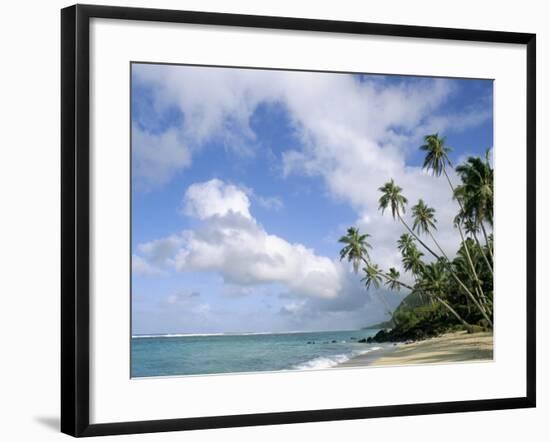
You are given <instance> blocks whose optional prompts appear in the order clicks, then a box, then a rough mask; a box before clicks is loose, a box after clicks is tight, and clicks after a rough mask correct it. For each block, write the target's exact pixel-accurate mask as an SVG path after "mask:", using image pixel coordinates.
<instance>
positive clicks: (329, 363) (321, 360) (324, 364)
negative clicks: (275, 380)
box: [292, 347, 382, 370]
mask: <svg viewBox="0 0 550 442" xmlns="http://www.w3.org/2000/svg"><path fill="white" fill-rule="evenodd" d="M381 348H382V347H371V348H369V349H367V350H358V351H354V352H352V353H349V354H339V355H335V356H319V357H318V358H314V359H311V360H309V361H306V362H303V363H301V364H297V365H295V366H294V367H292V368H293V369H295V370H321V369H324V368H332V367H336V366H337V365H339V364H343V363H344V362H346V361H349V360H350V359H351V358H354V357H355V356H360V355H364V354H367V353H370V352H371V351H375V350H380V349H381Z"/></svg>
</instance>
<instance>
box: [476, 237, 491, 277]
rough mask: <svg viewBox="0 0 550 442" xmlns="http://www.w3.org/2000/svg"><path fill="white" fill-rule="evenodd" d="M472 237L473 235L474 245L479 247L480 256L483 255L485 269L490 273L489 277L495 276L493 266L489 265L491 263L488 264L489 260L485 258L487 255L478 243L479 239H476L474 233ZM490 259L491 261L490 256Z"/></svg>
mask: <svg viewBox="0 0 550 442" xmlns="http://www.w3.org/2000/svg"><path fill="white" fill-rule="evenodd" d="M473 235H474V239H475V241H476V244H477V246H478V247H479V250H480V252H481V254H482V255H483V259H484V260H485V264H487V268H488V269H489V270H490V271H491V276H493V277H494V276H495V274H494V272H493V266H492V265H491V263H490V262H489V258H487V255H486V254H485V252H484V251H483V247H482V246H481V243H480V242H479V239H478V238H477V235H476V234H475V232H474V234H473ZM487 249H489V246H487ZM491 259H493V257H492V256H491Z"/></svg>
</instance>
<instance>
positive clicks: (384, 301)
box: [361, 256, 393, 317]
mask: <svg viewBox="0 0 550 442" xmlns="http://www.w3.org/2000/svg"><path fill="white" fill-rule="evenodd" d="M361 259H362V260H363V262H364V263H365V264H366V265H369V261H368V260H367V259H365V257H364V256H362V257H361ZM378 273H382V275H384V276H386V275H385V274H384V273H383V272H382V271H381V270H380V271H379V272H378ZM379 298H380V299H381V300H382V304H384V307H385V308H386V313H388V314H389V315H390V317H393V313H392V311H391V309H390V306H389V304H388V302H387V301H386V298H384V297H383V296H382V295H380V296H379Z"/></svg>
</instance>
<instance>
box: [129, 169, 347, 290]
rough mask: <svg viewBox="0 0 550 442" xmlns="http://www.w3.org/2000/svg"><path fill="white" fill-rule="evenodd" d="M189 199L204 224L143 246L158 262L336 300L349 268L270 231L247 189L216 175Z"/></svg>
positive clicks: (188, 210)
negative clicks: (256, 212)
mask: <svg viewBox="0 0 550 442" xmlns="http://www.w3.org/2000/svg"><path fill="white" fill-rule="evenodd" d="M205 196H208V198H206V199H205ZM210 197H211V198H210ZM184 200H185V202H186V214H187V215H188V216H194V217H196V218H197V219H199V220H201V221H202V223H200V225H199V226H198V227H197V228H196V229H194V230H185V231H183V232H181V233H179V234H177V235H172V236H170V237H167V238H162V239H159V240H155V241H152V242H148V243H144V244H141V245H139V246H138V250H139V251H141V252H142V253H143V254H144V256H147V257H148V258H149V259H151V260H152V261H153V262H155V263H163V264H164V265H166V266H170V267H173V268H175V269H176V270H178V271H182V272H186V271H214V272H217V273H219V274H221V275H222V276H223V278H224V280H225V281H226V282H227V283H229V284H237V285H245V286H246V285H255V284H270V283H280V284H284V285H285V287H287V289H288V290H289V291H290V292H291V293H294V294H297V295H303V296H314V297H324V298H332V297H335V296H337V295H338V293H339V292H340V289H341V280H342V274H343V272H345V268H344V267H343V266H341V265H340V263H339V262H337V261H334V260H332V259H329V258H327V257H324V256H319V255H317V254H316V253H315V251H314V250H312V249H310V248H307V247H305V246H304V245H302V244H298V243H290V242H288V241H286V240H285V239H283V238H281V237H279V236H277V235H272V234H269V233H268V232H266V231H265V229H264V228H263V227H262V226H261V225H260V224H259V223H258V222H257V221H256V220H255V219H254V218H253V217H252V216H251V215H250V212H249V211H248V207H249V206H250V201H249V199H248V196H247V194H246V192H245V190H243V189H239V188H238V187H236V186H234V185H232V184H227V183H224V182H222V181H221V180H217V179H214V180H210V181H207V182H204V183H196V184H193V185H191V186H190V187H189V188H188V190H187V192H186V193H185V197H184Z"/></svg>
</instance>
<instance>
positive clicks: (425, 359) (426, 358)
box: [336, 331, 493, 368]
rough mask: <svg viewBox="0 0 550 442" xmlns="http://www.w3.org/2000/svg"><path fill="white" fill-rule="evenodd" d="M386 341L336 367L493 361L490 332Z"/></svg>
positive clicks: (455, 333)
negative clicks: (404, 340) (409, 341)
mask: <svg viewBox="0 0 550 442" xmlns="http://www.w3.org/2000/svg"><path fill="white" fill-rule="evenodd" d="M385 344H386V343H383V344H381V345H385ZM387 344H389V346H387V347H383V348H382V349H380V350H375V351H373V352H369V353H366V354H364V355H358V356H354V357H352V358H351V359H349V360H347V361H346V362H342V363H341V364H338V365H336V368H343V367H348V368H349V367H365V366H369V367H373V366H389V365H416V364H438V363H439V364H444V363H452V362H473V361H492V360H493V334H492V333H490V332H482V333H471V334H468V333H467V332H465V331H461V332H454V333H446V334H443V335H441V336H437V337H435V338H429V339H425V340H422V341H416V342H412V343H404V342H399V343H387Z"/></svg>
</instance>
